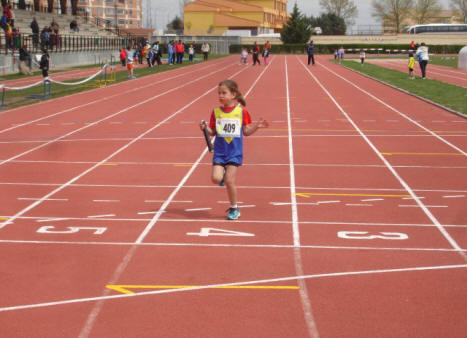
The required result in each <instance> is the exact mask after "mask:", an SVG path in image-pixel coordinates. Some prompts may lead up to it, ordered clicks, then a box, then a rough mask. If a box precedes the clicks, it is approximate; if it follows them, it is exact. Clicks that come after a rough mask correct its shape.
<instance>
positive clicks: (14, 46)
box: [0, 33, 134, 54]
mask: <svg viewBox="0 0 467 338" xmlns="http://www.w3.org/2000/svg"><path fill="white" fill-rule="evenodd" d="M133 43H134V41H133V39H131V38H129V37H119V36H110V37H105V36H86V35H58V36H56V35H54V34H51V35H50V39H49V41H48V42H46V41H44V40H43V39H41V36H40V34H19V35H18V36H16V37H13V38H10V39H6V37H5V34H3V33H2V34H0V53H3V54H12V53H15V52H17V51H18V49H19V48H20V47H21V46H25V47H26V49H27V50H28V51H29V52H32V53H36V52H40V51H41V50H42V49H44V48H46V49H47V50H48V51H49V53H50V52H52V53H54V52H85V51H97V50H117V49H120V48H126V46H127V45H133Z"/></svg>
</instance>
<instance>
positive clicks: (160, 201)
mask: <svg viewBox="0 0 467 338" xmlns="http://www.w3.org/2000/svg"><path fill="white" fill-rule="evenodd" d="M165 201H166V200H145V201H144V203H164V202H165ZM172 203H193V201H172Z"/></svg>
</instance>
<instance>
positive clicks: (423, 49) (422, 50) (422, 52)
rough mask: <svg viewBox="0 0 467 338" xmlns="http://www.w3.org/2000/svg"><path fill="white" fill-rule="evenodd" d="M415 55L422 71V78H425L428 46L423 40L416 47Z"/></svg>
mask: <svg viewBox="0 0 467 338" xmlns="http://www.w3.org/2000/svg"><path fill="white" fill-rule="evenodd" d="M417 57H418V62H419V65H420V70H421V71H422V79H426V66H427V65H428V60H429V56H428V47H427V46H425V42H422V44H421V46H420V47H418V49H417Z"/></svg>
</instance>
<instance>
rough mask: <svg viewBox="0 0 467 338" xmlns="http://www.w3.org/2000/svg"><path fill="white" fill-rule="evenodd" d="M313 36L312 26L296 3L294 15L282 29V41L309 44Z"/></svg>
mask: <svg viewBox="0 0 467 338" xmlns="http://www.w3.org/2000/svg"><path fill="white" fill-rule="evenodd" d="M310 36H311V26H310V25H309V23H308V20H307V18H306V17H304V16H303V15H302V14H301V13H300V11H299V9H298V6H297V3H295V5H294V7H293V11H292V14H291V15H290V18H289V19H288V20H287V23H286V24H285V25H284V26H283V27H282V31H281V40H282V42H283V43H307V42H308V41H309V40H310Z"/></svg>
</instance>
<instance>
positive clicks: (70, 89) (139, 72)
mask: <svg viewBox="0 0 467 338" xmlns="http://www.w3.org/2000/svg"><path fill="white" fill-rule="evenodd" d="M222 57H225V55H210V57H209V59H210V60H213V59H218V58H222ZM201 58H202V56H201ZM200 62H203V61H195V62H193V63H192V62H189V61H184V62H183V63H182V64H177V65H173V66H169V65H167V64H162V65H160V66H155V67H152V68H149V67H147V66H145V67H140V68H134V70H133V71H134V75H135V76H136V77H137V78H140V77H144V76H148V75H154V74H157V73H162V72H166V71H168V70H172V69H177V68H181V67H186V66H189V65H193V64H196V63H200ZM82 68H84V67H82ZM82 68H81V69H82ZM88 68H95V69H96V72H97V71H98V69H99V67H96V66H89V67H88ZM72 69H73V68H71V69H67V70H72ZM74 69H76V68H74ZM62 71H65V70H62ZM39 73H40V72H39ZM36 74H37V73H36ZM40 74H42V73H40ZM12 75H13V76H11V78H10V79H15V78H27V77H28V76H26V75H22V76H18V74H12ZM52 77H53V75H52ZM99 77H100V76H97V77H96V78H95V79H93V80H91V81H89V82H86V83H84V84H81V85H76V86H67V85H60V84H57V83H52V95H51V97H50V98H47V99H40V100H38V99H30V98H28V97H29V96H31V95H39V96H42V95H43V94H44V86H43V85H42V84H41V85H39V86H36V87H33V88H29V89H22V90H7V91H6V96H5V107H4V108H3V109H4V110H8V109H13V108H16V107H21V106H26V105H29V104H34V103H37V102H39V101H45V100H51V99H55V98H58V97H62V96H67V95H72V94H76V93H81V92H84V91H88V90H91V89H95V88H97V86H96V84H97V83H96V81H95V80H96V79H98V78H99ZM85 78H87V77H84V78H76V79H72V80H67V81H62V82H78V81H81V80H84V79H85ZM37 81H40V79H38V80H37ZM123 81H131V80H130V79H128V74H127V71H126V69H125V68H123V67H121V66H119V65H118V66H117V72H116V81H115V82H112V83H109V85H111V84H114V83H119V82H123ZM0 94H1V91H0Z"/></svg>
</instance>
